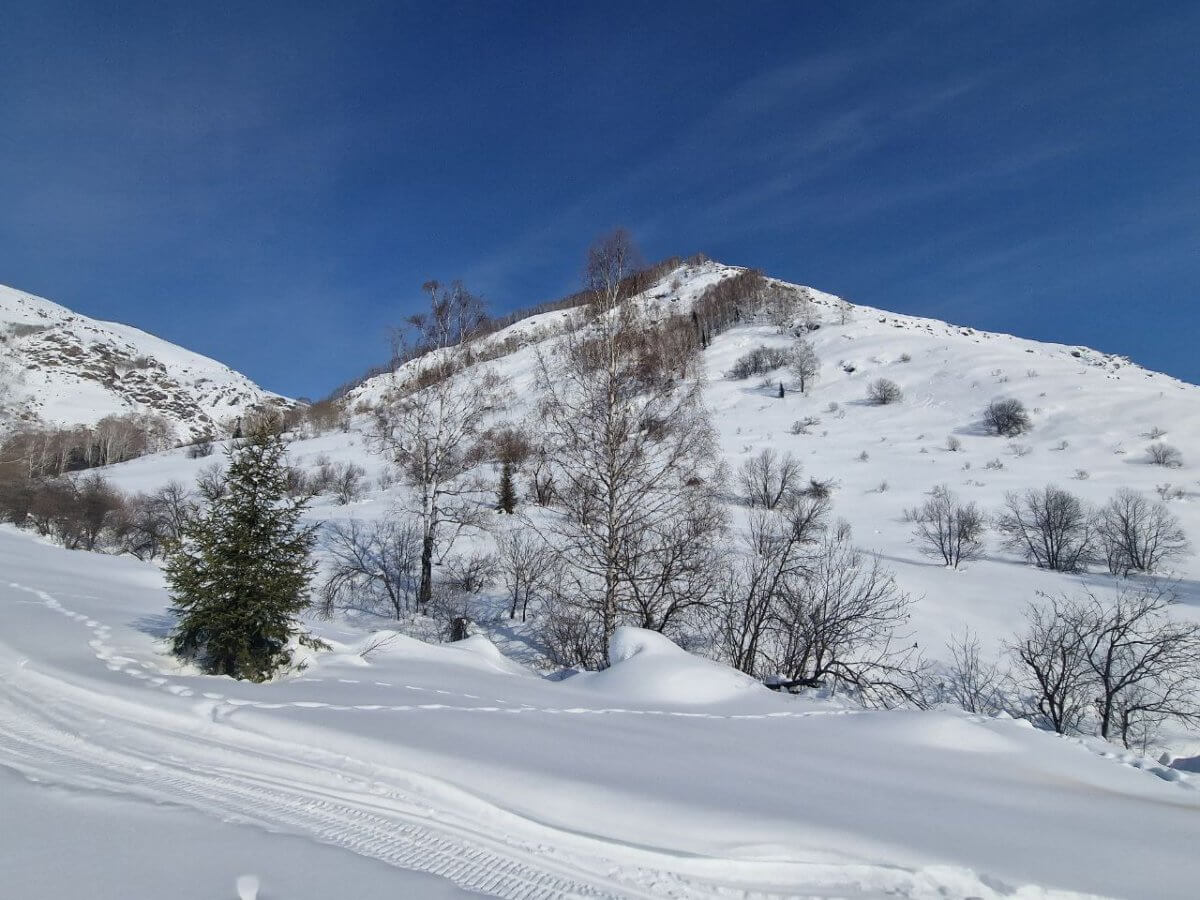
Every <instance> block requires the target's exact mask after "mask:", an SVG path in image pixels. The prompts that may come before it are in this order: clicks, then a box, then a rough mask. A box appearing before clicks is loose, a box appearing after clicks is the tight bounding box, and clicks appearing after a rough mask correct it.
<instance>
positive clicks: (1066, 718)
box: [1012, 585, 1200, 751]
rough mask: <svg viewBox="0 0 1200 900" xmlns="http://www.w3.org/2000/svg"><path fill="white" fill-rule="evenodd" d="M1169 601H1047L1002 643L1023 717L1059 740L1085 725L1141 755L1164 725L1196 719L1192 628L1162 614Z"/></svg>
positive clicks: (1166, 594) (1196, 637) (1198, 661)
mask: <svg viewBox="0 0 1200 900" xmlns="http://www.w3.org/2000/svg"><path fill="white" fill-rule="evenodd" d="M1173 600H1174V595H1173V594H1171V593H1170V591H1168V590H1165V589H1163V588H1162V587H1161V586H1157V585H1138V586H1130V585H1126V586H1125V587H1123V589H1122V590H1121V592H1120V594H1118V596H1117V597H1116V598H1115V599H1114V600H1112V601H1109V602H1104V601H1101V600H1099V599H1098V598H1097V597H1096V596H1095V595H1094V594H1091V593H1088V594H1085V595H1083V596H1082V597H1080V598H1077V599H1068V598H1049V599H1048V600H1047V601H1046V602H1045V603H1044V604H1042V605H1041V606H1032V607H1030V609H1029V611H1028V612H1027V614H1026V621H1027V629H1026V631H1025V633H1024V634H1023V635H1022V636H1021V637H1020V638H1018V640H1017V642H1016V643H1015V644H1014V645H1012V652H1013V653H1014V655H1015V656H1016V658H1017V660H1018V662H1019V664H1020V666H1021V670H1020V671H1021V674H1022V675H1023V676H1024V677H1023V681H1022V684H1023V687H1024V688H1025V689H1026V690H1027V691H1028V693H1029V695H1030V696H1031V698H1032V703H1031V713H1032V714H1033V715H1034V716H1035V717H1037V718H1040V719H1041V720H1042V721H1043V722H1044V723H1045V724H1047V725H1048V726H1049V727H1051V728H1053V729H1054V730H1055V731H1058V732H1059V733H1068V732H1072V731H1081V730H1083V729H1084V728H1085V727H1086V726H1087V725H1088V724H1089V722H1090V723H1094V725H1095V728H1096V730H1097V731H1098V732H1099V734H1100V736H1101V737H1103V738H1105V739H1106V740H1112V739H1114V738H1116V737H1119V738H1120V739H1121V741H1122V743H1123V744H1124V745H1125V746H1126V747H1133V746H1138V747H1140V748H1141V749H1142V750H1143V751H1144V750H1145V749H1146V748H1147V747H1148V745H1149V744H1150V743H1151V742H1152V741H1153V740H1154V739H1155V737H1156V734H1157V731H1158V729H1159V728H1160V727H1161V725H1162V724H1163V723H1164V722H1167V721H1176V722H1180V723H1183V724H1184V725H1194V724H1195V723H1196V722H1197V721H1200V703H1198V701H1197V688H1198V687H1200V624H1197V623H1193V622H1181V621H1179V620H1177V619H1175V618H1173V617H1172V616H1170V615H1169V613H1168V608H1169V605H1170V603H1171V602H1172V601H1173Z"/></svg>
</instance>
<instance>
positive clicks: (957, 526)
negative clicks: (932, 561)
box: [905, 484, 986, 569]
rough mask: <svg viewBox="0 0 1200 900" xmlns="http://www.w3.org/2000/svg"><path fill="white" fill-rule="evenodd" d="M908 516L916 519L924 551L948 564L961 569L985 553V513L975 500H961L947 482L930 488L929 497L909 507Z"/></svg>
mask: <svg viewBox="0 0 1200 900" xmlns="http://www.w3.org/2000/svg"><path fill="white" fill-rule="evenodd" d="M905 517H906V518H907V519H909V520H910V521H911V522H913V535H914V536H915V537H916V538H917V540H918V541H920V543H921V552H922V553H924V554H925V555H927V556H934V557H940V558H941V560H942V562H944V563H945V564H946V565H947V566H950V567H952V568H955V569H957V568H958V566H959V563H961V562H964V561H966V560H972V559H977V558H978V557H979V555H980V553H982V552H983V535H984V531H985V529H986V525H985V520H984V515H983V513H982V512H981V511H980V510H979V507H978V506H977V505H976V504H975V503H965V504H964V503H960V502H959V500H958V498H957V497H956V496H955V495H954V494H953V492H951V490H950V489H949V488H948V487H946V485H944V484H943V485H938V486H937V487H935V488H934V489H933V490H932V491H930V496H929V498H928V499H927V500H926V501H925V502H924V503H922V504H921V505H920V506H918V507H914V508H913V509H910V510H908V511H907V512H906V513H905Z"/></svg>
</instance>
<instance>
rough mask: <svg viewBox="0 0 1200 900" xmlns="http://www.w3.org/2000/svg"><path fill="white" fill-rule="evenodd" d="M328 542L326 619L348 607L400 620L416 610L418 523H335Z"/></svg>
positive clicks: (326, 538) (323, 591)
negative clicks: (336, 610)
mask: <svg viewBox="0 0 1200 900" xmlns="http://www.w3.org/2000/svg"><path fill="white" fill-rule="evenodd" d="M322 544H323V546H324V549H325V551H326V552H327V553H328V555H329V559H330V562H329V567H328V575H327V577H326V579H325V583H324V584H323V585H322V587H321V594H320V597H321V604H320V607H319V609H320V612H321V613H322V614H323V615H325V616H327V617H328V616H330V615H332V614H333V612H334V610H335V609H340V608H345V609H356V610H361V611H364V612H372V613H378V612H385V613H386V614H388V615H391V616H392V617H393V618H396V619H399V618H402V617H403V616H404V615H405V614H407V613H409V612H412V611H414V610H415V607H416V604H415V600H416V597H417V578H418V572H419V565H420V559H421V539H420V531H419V529H418V528H417V526H416V525H415V524H414V523H412V522H410V521H407V520H396V519H383V520H380V521H377V522H371V523H365V522H361V521H359V520H357V519H350V520H349V521H346V522H334V523H331V524H329V525H327V526H326V527H325V529H324V531H323V534H322Z"/></svg>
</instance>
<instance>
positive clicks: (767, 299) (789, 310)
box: [761, 281, 799, 333]
mask: <svg viewBox="0 0 1200 900" xmlns="http://www.w3.org/2000/svg"><path fill="white" fill-rule="evenodd" d="M798 300H799V298H798V297H797V296H796V294H795V293H794V292H793V291H792V289H791V288H789V287H785V286H784V285H783V284H781V283H780V282H778V281H769V282H767V283H766V284H765V285H764V287H763V290H762V300H761V302H762V308H763V310H764V311H765V312H766V314H767V321H769V322H770V323H771V324H772V325H774V326H775V327H776V328H778V329H779V331H780V333H782V332H783V331H784V330H786V329H787V328H788V327H789V326H790V325H791V324H792V322H794V321H795V319H796V310H797V305H798V303H797V301H798Z"/></svg>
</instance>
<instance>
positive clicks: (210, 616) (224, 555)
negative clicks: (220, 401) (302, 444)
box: [167, 429, 320, 681]
mask: <svg viewBox="0 0 1200 900" xmlns="http://www.w3.org/2000/svg"><path fill="white" fill-rule="evenodd" d="M283 454H284V447H283V440H282V438H281V437H280V436H279V435H278V434H277V433H274V432H271V431H269V430H267V429H257V430H254V431H252V432H251V433H250V434H249V437H248V439H247V440H246V442H245V443H244V444H241V445H240V446H236V447H235V446H233V445H232V444H231V446H230V447H229V449H228V450H227V451H226V457H227V459H228V461H229V465H228V469H227V471H226V472H225V474H224V475H223V477H222V478H221V479H220V481H218V482H215V483H211V484H208V485H204V484H202V485H201V493H202V496H203V499H204V501H205V502H204V504H203V507H202V508H201V509H200V511H199V512H198V513H197V514H196V515H195V516H194V517H192V518H191V520H190V521H188V522H187V523H186V524H185V525H184V527H183V528H182V529H181V533H180V537H179V540H178V541H176V542H175V543H174V545H173V546H172V548H171V552H170V556H169V559H168V562H167V581H168V583H169V584H170V586H171V597H172V600H173V601H174V603H173V606H172V612H174V613H175V614H176V615H177V616H178V619H179V621H178V624H177V625H176V628H175V634H174V650H175V653H176V654H178V655H180V656H184V657H187V658H191V659H196V660H198V661H199V663H200V665H201V666H202V667H203V668H204V670H205V671H207V672H209V673H210V674H214V675H232V676H233V677H234V678H239V679H241V678H245V679H250V680H251V681H263V680H265V679H267V678H269V677H270V676H271V675H272V674H273V673H274V672H275V671H276V670H278V669H279V668H281V667H283V666H286V665H287V664H289V663H290V662H291V653H290V651H289V650H288V649H287V644H288V642H289V641H290V640H291V638H292V637H294V636H299V637H300V640H301V642H302V643H305V644H306V645H308V646H318V645H319V644H320V642H319V641H316V640H314V639H312V638H310V637H308V636H307V635H306V634H304V633H303V632H302V631H301V630H300V628H299V626H298V624H297V622H296V616H297V615H298V614H299V613H300V612H301V611H302V610H303V609H304V608H305V607H306V606H307V604H308V582H309V579H310V578H311V577H312V575H313V572H314V569H315V567H314V565H313V564H312V563H311V562H310V561H309V558H308V554H309V551H310V549H311V548H312V545H313V542H314V539H315V534H314V532H315V529H316V526H315V525H314V526H307V527H300V525H299V520H300V516H301V513H302V512H303V511H304V508H305V506H306V505H307V500H305V499H290V498H288V496H287V467H286V466H285V465H284V463H283Z"/></svg>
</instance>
